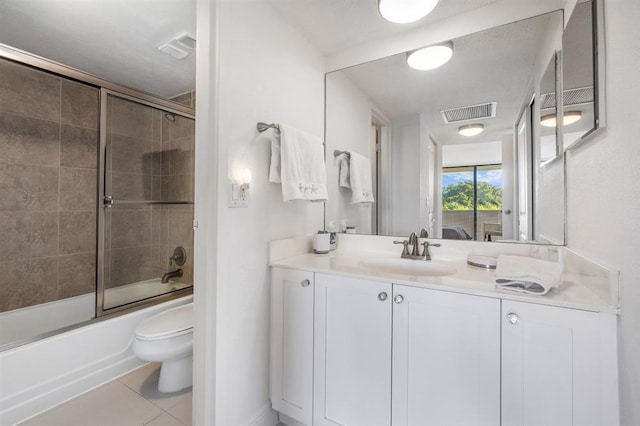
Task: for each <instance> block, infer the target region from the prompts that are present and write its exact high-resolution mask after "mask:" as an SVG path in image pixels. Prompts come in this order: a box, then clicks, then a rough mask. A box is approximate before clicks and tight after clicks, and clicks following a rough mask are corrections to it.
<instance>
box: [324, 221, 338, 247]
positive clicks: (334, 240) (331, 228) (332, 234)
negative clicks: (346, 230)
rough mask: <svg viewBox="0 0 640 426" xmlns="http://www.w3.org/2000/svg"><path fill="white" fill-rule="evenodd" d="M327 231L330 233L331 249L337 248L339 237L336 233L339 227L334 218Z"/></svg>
mask: <svg viewBox="0 0 640 426" xmlns="http://www.w3.org/2000/svg"><path fill="white" fill-rule="evenodd" d="M327 232H328V233H329V249H330V250H335V249H336V247H337V246H338V238H337V235H336V234H337V232H338V229H337V228H336V224H335V223H334V222H333V221H332V220H330V221H329V225H327Z"/></svg>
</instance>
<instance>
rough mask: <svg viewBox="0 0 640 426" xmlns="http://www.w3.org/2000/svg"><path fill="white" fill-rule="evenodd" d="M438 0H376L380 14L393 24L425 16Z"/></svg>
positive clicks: (406, 22) (412, 20)
mask: <svg viewBox="0 0 640 426" xmlns="http://www.w3.org/2000/svg"><path fill="white" fill-rule="evenodd" d="M437 5H438V0H378V10H379V11H380V15H382V17H383V18H384V19H386V20H387V21H389V22H393V23H394V24H408V23H409V22H415V21H417V20H418V19H422V18H424V17H425V16H427V15H428V14H429V13H431V11H432V10H433V9H434V8H435V7H436V6H437Z"/></svg>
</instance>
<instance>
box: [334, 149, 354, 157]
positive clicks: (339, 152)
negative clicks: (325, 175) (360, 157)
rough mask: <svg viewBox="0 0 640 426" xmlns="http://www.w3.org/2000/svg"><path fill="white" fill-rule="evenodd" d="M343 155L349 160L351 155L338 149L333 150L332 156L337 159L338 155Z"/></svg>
mask: <svg viewBox="0 0 640 426" xmlns="http://www.w3.org/2000/svg"><path fill="white" fill-rule="evenodd" d="M342 154H345V155H346V156H347V158H351V154H350V153H349V151H340V150H338V149H335V150H333V156H334V157H337V156H339V155H342Z"/></svg>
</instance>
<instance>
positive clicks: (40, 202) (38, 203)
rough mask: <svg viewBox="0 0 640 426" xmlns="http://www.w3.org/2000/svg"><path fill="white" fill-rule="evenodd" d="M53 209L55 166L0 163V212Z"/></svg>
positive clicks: (56, 200) (56, 177)
mask: <svg viewBox="0 0 640 426" xmlns="http://www.w3.org/2000/svg"><path fill="white" fill-rule="evenodd" d="M57 210H58V168H57V167H45V166H23V165H19V164H18V165H11V164H0V211H50V212H53V211H57Z"/></svg>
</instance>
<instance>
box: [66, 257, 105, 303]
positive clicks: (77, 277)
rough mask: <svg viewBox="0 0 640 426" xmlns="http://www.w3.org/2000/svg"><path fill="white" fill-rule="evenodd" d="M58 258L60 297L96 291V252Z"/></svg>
mask: <svg viewBox="0 0 640 426" xmlns="http://www.w3.org/2000/svg"><path fill="white" fill-rule="evenodd" d="M58 259H59V266H58V299H64V298H67V297H73V296H78V295H81V294H87V293H93V292H95V291H96V255H95V253H84V254H73V255H70V256H60V257H59V258H58Z"/></svg>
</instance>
